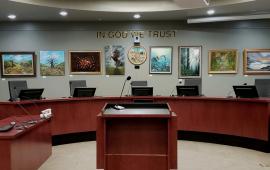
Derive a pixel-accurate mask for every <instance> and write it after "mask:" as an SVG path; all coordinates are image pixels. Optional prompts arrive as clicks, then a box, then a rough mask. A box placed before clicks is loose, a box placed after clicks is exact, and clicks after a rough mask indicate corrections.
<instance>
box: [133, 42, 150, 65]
mask: <svg viewBox="0 0 270 170" xmlns="http://www.w3.org/2000/svg"><path fill="white" fill-rule="evenodd" d="M146 59H147V53H146V50H145V48H144V47H142V46H132V47H131V48H130V49H129V51H128V60H129V61H130V62H131V63H132V64H134V65H141V64H143V63H144V62H145V61H146Z"/></svg>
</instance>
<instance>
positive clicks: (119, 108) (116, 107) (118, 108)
mask: <svg viewBox="0 0 270 170" xmlns="http://www.w3.org/2000/svg"><path fill="white" fill-rule="evenodd" d="M130 79H131V77H130V76H128V77H127V78H126V80H125V81H124V84H123V87H122V90H121V94H120V97H119V100H121V98H122V94H123V91H124V88H125V85H126V82H127V81H129V80H130ZM113 108H114V109H116V110H123V109H125V107H124V106H120V105H118V104H116V105H114V107H113Z"/></svg>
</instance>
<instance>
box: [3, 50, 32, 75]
mask: <svg viewBox="0 0 270 170" xmlns="http://www.w3.org/2000/svg"><path fill="white" fill-rule="evenodd" d="M0 55H1V76H2V77H3V78H5V77H6V78H13V77H35V76H36V55H35V52H1V53H0Z"/></svg>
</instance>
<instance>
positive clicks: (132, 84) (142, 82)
mask: <svg viewBox="0 0 270 170" xmlns="http://www.w3.org/2000/svg"><path fill="white" fill-rule="evenodd" d="M130 85H131V86H143V87H145V86H147V81H132V82H131V83H130Z"/></svg>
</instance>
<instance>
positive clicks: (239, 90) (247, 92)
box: [233, 85, 259, 98]
mask: <svg viewBox="0 0 270 170" xmlns="http://www.w3.org/2000/svg"><path fill="white" fill-rule="evenodd" d="M233 90H234V93H235V96H236V97H239V98H256V97H259V95H258V92H257V89H256V86H247V85H244V86H233Z"/></svg>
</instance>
